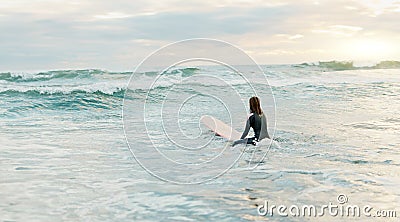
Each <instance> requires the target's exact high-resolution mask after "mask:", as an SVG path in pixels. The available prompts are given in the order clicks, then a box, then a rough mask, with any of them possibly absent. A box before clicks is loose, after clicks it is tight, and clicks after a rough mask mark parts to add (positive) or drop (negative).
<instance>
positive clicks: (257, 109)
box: [249, 96, 263, 116]
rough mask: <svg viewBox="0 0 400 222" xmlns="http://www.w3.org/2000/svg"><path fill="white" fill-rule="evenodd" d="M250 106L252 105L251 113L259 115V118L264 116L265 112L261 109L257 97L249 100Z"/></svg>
mask: <svg viewBox="0 0 400 222" xmlns="http://www.w3.org/2000/svg"><path fill="white" fill-rule="evenodd" d="M249 104H250V112H251V113H257V114H258V115H259V116H261V115H262V114H263V111H262V109H261V105H260V99H259V98H258V97H257V96H253V97H251V98H250V99H249Z"/></svg>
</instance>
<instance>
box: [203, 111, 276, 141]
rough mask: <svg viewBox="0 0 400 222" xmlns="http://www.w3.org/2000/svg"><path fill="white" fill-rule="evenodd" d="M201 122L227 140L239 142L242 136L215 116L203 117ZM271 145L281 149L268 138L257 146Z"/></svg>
mask: <svg viewBox="0 0 400 222" xmlns="http://www.w3.org/2000/svg"><path fill="white" fill-rule="evenodd" d="M200 121H201V122H202V123H203V124H204V125H205V126H206V127H207V128H209V129H210V130H211V131H213V132H214V133H215V134H217V135H219V136H221V137H223V138H225V139H227V140H228V141H235V140H239V139H240V137H241V136H242V134H241V133H239V132H238V131H237V130H235V129H233V128H232V127H231V126H229V125H228V124H226V123H224V122H222V121H221V120H219V119H217V118H215V117H213V116H208V115H205V116H202V117H201V118H200ZM271 144H272V145H276V146H277V147H278V148H280V145H279V144H278V143H277V142H276V141H273V140H271V139H268V138H265V139H263V140H261V141H260V142H259V143H258V145H257V146H269V145H271Z"/></svg>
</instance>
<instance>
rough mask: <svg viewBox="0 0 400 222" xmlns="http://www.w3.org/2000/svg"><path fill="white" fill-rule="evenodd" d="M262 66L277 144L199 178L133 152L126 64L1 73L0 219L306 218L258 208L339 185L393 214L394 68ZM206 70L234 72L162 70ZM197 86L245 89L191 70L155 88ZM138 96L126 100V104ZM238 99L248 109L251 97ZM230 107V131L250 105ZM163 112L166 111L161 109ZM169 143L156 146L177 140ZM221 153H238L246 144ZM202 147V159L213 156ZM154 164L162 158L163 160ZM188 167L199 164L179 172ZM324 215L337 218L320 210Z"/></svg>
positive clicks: (396, 172) (398, 141)
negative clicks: (163, 171) (164, 176)
mask: <svg viewBox="0 0 400 222" xmlns="http://www.w3.org/2000/svg"><path fill="white" fill-rule="evenodd" d="M261 68H262V70H263V71H264V73H265V75H266V77H267V79H268V81H269V85H270V87H269V86H267V85H265V87H264V88H265V91H263V88H262V87H261V90H260V91H259V93H258V95H259V96H260V97H263V94H264V93H268V92H269V91H270V90H272V93H273V96H274V99H275V108H276V110H275V117H274V122H275V121H276V125H275V124H274V123H272V124H270V126H269V128H270V130H271V131H273V132H274V140H275V141H277V142H278V143H279V146H272V147H271V148H270V149H269V150H268V152H267V155H266V157H265V158H264V159H262V160H260V161H259V165H258V166H257V167H256V168H249V167H248V165H247V163H248V160H246V158H248V155H247V156H246V155H243V156H242V157H241V159H239V160H238V161H237V163H236V164H235V165H233V167H232V168H231V169H230V170H228V171H227V172H226V173H225V174H223V175H220V176H218V177H217V178H215V179H212V180H208V181H206V182H205V183H200V184H197V185H180V184H175V183H171V182H166V181H163V180H160V179H159V178H157V177H154V176H153V175H151V174H149V173H148V172H146V171H145V170H144V169H143V167H142V166H141V165H140V164H139V163H138V162H137V161H136V160H135V158H134V156H133V155H132V153H131V150H130V149H129V147H128V145H127V141H126V138H125V135H124V127H123V121H122V115H123V113H122V109H123V104H124V95H125V92H126V87H127V83H128V80H129V78H130V77H131V75H132V72H110V71H105V70H97V69H91V70H58V71H45V72H20V73H17V72H4V73H1V74H0V126H1V130H0V147H1V152H0V163H1V168H0V218H1V220H3V221H60V220H70V221H76V220H84V221H88V220H89V221H137V220H145V221H165V220H177V221H198V220H204V221H210V220H213V221H258V220H271V219H274V220H279V221H287V220H289V221H290V220H294V221H297V220H300V221H302V220H307V219H310V218H304V217H300V218H299V217H290V216H289V217H282V216H279V215H277V214H276V213H275V214H274V216H268V215H267V216H262V215H259V214H258V211H257V208H258V206H260V205H262V204H264V203H265V201H268V203H269V204H274V205H286V206H290V205H293V204H296V205H299V206H301V205H304V204H308V205H310V204H313V205H316V206H321V205H324V204H329V203H330V202H331V203H334V204H338V200H337V197H338V196H339V195H345V196H346V198H347V202H348V203H349V204H352V205H355V204H357V205H359V206H364V205H370V206H372V207H374V209H388V210H393V209H396V208H397V211H398V214H399V210H400V209H399V203H400V190H399V189H398V188H399V187H400V151H399V148H400V137H399V136H400V69H353V68H350V69H344V70H341V71H336V70H334V69H332V68H331V67H330V68H326V67H320V66H316V65H305V64H303V65H272V66H261ZM205 72H208V73H213V74H214V75H217V76H218V75H219V76H227V75H230V74H232V73H229V72H227V71H226V70H223V69H220V68H218V67H212V66H204V67H202V66H198V67H190V68H176V69H175V70H173V71H171V72H170V73H168V75H169V78H171V79H174V78H176V77H177V76H178V77H179V78H185V77H190V76H195V75H196V74H199V73H205ZM133 75H134V76H133V77H132V80H131V81H139V82H140V81H143V82H144V81H148V80H151V79H152V78H154V77H155V76H157V75H158V73H157V72H145V73H135V74H133ZM167 80H168V79H167ZM170 83H171V82H170ZM262 84H264V83H262ZM195 85H196V86H198V87H201V89H202V90H203V91H209V92H220V93H224V92H228V91H229V89H228V87H231V86H232V85H233V86H234V87H235V88H236V89H238V90H239V91H242V92H243V93H244V94H243V95H245V96H251V93H249V95H247V94H246V93H247V91H246V89H245V87H244V86H241V84H240V83H235V82H234V80H232V82H231V83H230V84H229V85H226V86H224V85H219V84H212V82H201V80H198V81H196V82H195V83H194V82H191V83H187V85H185V84H183V85H182V84H181V85H180V88H179V89H177V88H174V89H173V88H171V87H173V86H174V83H173V81H172V83H171V84H169V85H168V84H166V85H160V86H159V88H157V90H160V93H161V92H162V91H165V90H167V91H173V90H186V91H184V92H185V93H187V94H191V93H192V94H196V93H198V92H197V91H196V90H191V89H193V88H195ZM157 90H153V91H152V93H151V95H150V97H151V100H150V103H152V104H158V103H160V102H162V99H163V98H164V97H162V96H159V95H158V94H157V92H158V91H157ZM141 93H146V90H145V89H142V92H141ZM139 94H140V93H139ZM135 99H137V98H136V97H134V96H133V97H130V98H125V102H126V101H127V100H131V101H134V100H135ZM203 99H205V98H203ZM231 99H232V101H233V100H236V99H237V98H236V97H235V96H233V97H232V98H231ZM200 102H201V99H200V100H199V101H197V103H196V104H199V103H200ZM172 104H174V103H173V101H172ZM205 104H207V103H205ZM244 104H245V105H244V107H246V105H247V100H245V101H244ZM175 105H179V104H175ZM194 105H195V104H194ZM264 105H265V106H268V104H264ZM269 105H270V104H269ZM190 107H193V106H187V107H186V111H185V112H184V114H185V115H186V116H185V115H182V122H180V126H181V127H182V129H183V133H184V134H182V135H183V136H182V138H187V139H186V140H184V142H185V144H186V146H190V145H191V144H192V143H193V146H194V145H195V144H197V142H196V141H197V140H195V139H193V137H192V136H193V135H198V134H199V128H198V125H196V124H198V121H199V119H198V117H199V115H201V114H202V113H196V110H197V109H190ZM202 107H203V108H205V109H202V110H205V111H206V114H212V115H214V116H217V117H218V118H221V119H222V120H224V121H229V118H226V119H224V118H225V117H226V115H223V112H221V107H219V106H218V105H216V106H214V105H204V104H203V105H202ZM270 108H271V107H270ZM138 109H141V108H138ZM165 109H170V110H166V111H167V113H168V112H174V111H176V109H177V108H176V107H174V106H173V105H171V107H168V106H166V108H165ZM265 110H268V108H265ZM194 113H195V114H194ZM124 115H125V114H124ZM230 115H232V116H235V117H236V118H239V119H243V121H241V122H240V121H239V122H235V123H232V124H233V126H234V128H235V129H236V130H238V131H241V130H243V127H244V121H245V120H246V114H243V112H242V111H240V112H239V111H236V110H235V109H233V110H230ZM163 118H164V120H165V121H168V120H169V119H168V118H169V117H168V116H164V117H163ZM189 120H190V121H189ZM155 122H157V121H155ZM151 127H152V126H151V124H150V126H149V128H150V129H151ZM157 129H158V128H157V127H155V128H154V131H153V132H152V133H157ZM158 133H160V134H162V133H163V132H161V131H160V132H158ZM200 133H201V136H202V137H204V138H213V141H214V142H215V143H214V145H213V146H214V149H215V150H217V151H218V147H224V145H225V144H226V141H224V140H223V139H221V138H218V137H215V135H213V134H212V133H211V132H209V131H204V130H203V131H201V132H200ZM192 134H193V135H192ZM156 136H157V135H156ZM141 138H142V137H138V138H136V140H137V141H135V142H136V146H138V147H140V148H147V147H146V146H149V141H148V140H149V138H148V137H143V138H142V139H141ZM160 141H161V140H160ZM166 144H168V143H164V142H160V143H159V144H158V145H160V146H166V147H164V148H166V149H172V150H173V147H169V146H168V145H166ZM153 145H154V144H153ZM131 148H132V147H131ZM149 148H150V147H149ZM227 151H229V152H233V153H234V152H236V153H240V152H242V151H243V147H238V148H235V149H228V150H227ZM256 152H260V153H265V150H262V149H260V150H258V151H257V150H256ZM199 155H204V156H200V157H201V158H204V159H207V158H209V157H210V156H213V155H215V154H214V153H212V152H211V153H202V154H199ZM178 156H179V155H178ZM182 161H183V160H182ZM246 161H247V162H246ZM154 164H159V165H160V166H163V163H162V162H159V161H157V162H154ZM203 173H204V172H203ZM205 173H207V172H205ZM177 174H179V172H170V175H176V176H179V175H177ZM193 175H194V176H195V175H196V172H192V173H191V174H190V175H183V176H185V178H186V176H193ZM397 216H398V217H399V216H400V215H397ZM323 219H325V220H339V219H340V218H335V217H332V216H329V215H327V216H325V217H324V218H323ZM361 219H368V218H361ZM369 219H371V218H369Z"/></svg>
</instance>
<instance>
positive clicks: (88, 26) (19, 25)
mask: <svg viewBox="0 0 400 222" xmlns="http://www.w3.org/2000/svg"><path fill="white" fill-rule="evenodd" d="M399 21H400V0H219V1H215V0H198V1H197V0H196V1H192V0H186V1H184V0H181V1H177V0H169V1H163V0H137V1H132V0H114V1H94V0H92V1H90V0H68V1H67V0H0V30H1V35H0V42H1V43H0V70H1V71H4V70H38V69H39V70H49V69H75V68H101V69H109V70H133V69H134V68H135V66H136V65H137V64H139V63H140V62H141V61H142V60H143V59H144V58H145V57H146V56H147V55H149V54H150V53H152V52H153V51H154V50H157V49H158V48H160V47H162V46H164V45H166V44H169V43H172V42H175V41H179V40H183V39H187V38H214V39H219V40H223V41H227V42H229V43H232V44H234V45H236V46H238V47H239V48H241V49H243V50H244V51H245V52H246V53H248V54H249V55H250V56H251V57H252V58H254V59H255V60H256V62H258V63H259V64H289V63H302V62H316V61H326V60H354V61H366V62H369V61H371V62H372V61H381V60H400V25H399V24H400V23H399Z"/></svg>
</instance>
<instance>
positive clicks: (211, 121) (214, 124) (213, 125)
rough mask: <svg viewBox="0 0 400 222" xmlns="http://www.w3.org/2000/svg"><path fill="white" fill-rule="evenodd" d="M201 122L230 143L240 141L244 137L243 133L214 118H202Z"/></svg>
mask: <svg viewBox="0 0 400 222" xmlns="http://www.w3.org/2000/svg"><path fill="white" fill-rule="evenodd" d="M200 121H201V122H202V123H203V124H204V125H205V126H206V127H207V128H209V129H210V130H211V131H213V132H214V133H215V134H217V135H219V136H221V137H223V138H225V139H227V140H228V141H235V140H238V139H240V137H241V136H242V134H241V133H239V132H238V131H236V130H235V129H233V128H232V127H231V126H229V125H228V124H226V123H224V122H222V121H221V120H219V119H217V118H215V117H213V116H209V115H205V116H202V117H201V118H200Z"/></svg>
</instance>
